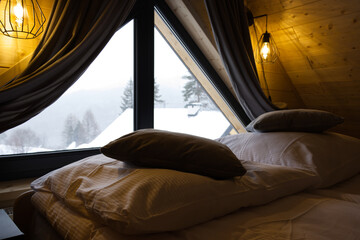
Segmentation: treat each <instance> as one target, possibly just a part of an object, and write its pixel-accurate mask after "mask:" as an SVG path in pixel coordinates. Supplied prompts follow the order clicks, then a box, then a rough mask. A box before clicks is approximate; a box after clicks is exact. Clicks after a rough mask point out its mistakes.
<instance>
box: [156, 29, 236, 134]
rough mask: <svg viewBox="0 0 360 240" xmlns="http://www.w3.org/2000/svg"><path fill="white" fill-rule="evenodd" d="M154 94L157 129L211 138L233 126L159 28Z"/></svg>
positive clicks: (227, 132)
mask: <svg viewBox="0 0 360 240" xmlns="http://www.w3.org/2000/svg"><path fill="white" fill-rule="evenodd" d="M177 46H180V44H177ZM184 54H186V53H184ZM183 57H185V58H187V59H189V58H190V57H189V56H183ZM192 64H193V65H195V63H194V62H193V63H192ZM198 72H200V71H198ZM202 77H203V78H204V75H203V74H202ZM207 81H208V80H207ZM154 94H155V95H154V96H155V103H154V106H155V109H154V127H155V128H157V129H162V130H169V131H176V132H182V133H189V134H193V135H197V136H201V137H206V138H210V139H215V138H219V137H221V136H224V135H227V134H229V133H230V131H231V130H232V129H233V127H232V125H231V124H230V123H229V121H228V120H227V119H226V117H225V116H224V115H223V113H222V112H221V111H220V110H219V108H218V107H217V105H216V104H215V103H214V102H213V100H212V99H211V97H209V95H208V94H207V92H206V91H205V89H204V88H203V86H202V84H201V83H200V82H199V81H198V79H197V77H196V76H194V74H193V73H192V72H191V71H190V68H188V67H187V66H186V65H185V64H184V62H183V61H182V59H181V58H180V57H179V56H178V55H177V53H175V52H174V50H173V49H172V47H171V46H170V45H169V44H168V42H167V41H166V40H165V39H164V37H163V35H162V34H161V33H160V32H159V31H158V30H157V29H156V30H155V93H154Z"/></svg>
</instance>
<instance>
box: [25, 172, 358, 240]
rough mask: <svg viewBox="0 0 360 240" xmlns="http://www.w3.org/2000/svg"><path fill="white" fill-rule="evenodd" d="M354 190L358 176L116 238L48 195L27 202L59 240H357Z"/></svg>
mask: <svg viewBox="0 0 360 240" xmlns="http://www.w3.org/2000/svg"><path fill="white" fill-rule="evenodd" d="M359 186H360V174H358V175H356V176H354V177H352V178H351V179H349V180H347V181H344V182H342V183H339V184H336V185H334V186H333V187H331V188H327V189H318V190H312V191H306V192H301V193H298V194H294V195H291V196H287V197H283V198H281V199H278V200H276V201H273V202H270V203H268V204H265V205H262V206H258V207H248V208H243V209H240V210H238V211H236V212H234V213H232V214H228V215H226V216H223V217H220V218H217V219H214V220H211V221H209V222H206V223H202V224H199V225H196V226H193V227H190V228H187V229H184V230H180V231H174V232H166V233H156V234H146V235H121V234H119V233H117V232H116V231H114V230H112V229H111V228H109V227H107V226H105V225H103V224H101V223H100V222H99V221H98V220H97V218H96V217H92V216H91V215H88V216H84V215H81V214H79V213H77V212H74V211H71V210H70V209H68V208H66V207H65V205H64V204H62V202H61V201H58V200H57V198H56V197H55V196H54V195H53V194H52V193H49V192H37V193H35V194H34V196H33V198H32V202H33V204H34V205H35V207H36V208H37V209H38V210H39V211H40V212H41V213H42V214H43V215H44V216H45V217H46V218H47V219H48V221H49V222H50V223H51V225H52V226H53V227H54V228H55V229H56V231H57V232H59V233H60V234H61V235H62V236H63V237H64V239H97V240H98V239H107V240H112V239H120V240H121V239H123V240H143V239H150V240H165V239H166V240H183V239H188V240H198V239H209V240H212V239H213V240H218V239H226V240H232V239H234V240H235V239H245V240H252V239H280V240H281V239H312V240H313V239H315V240H316V239H360V228H359V226H360V187H359Z"/></svg>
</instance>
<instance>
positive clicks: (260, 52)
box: [255, 31, 279, 63]
mask: <svg viewBox="0 0 360 240" xmlns="http://www.w3.org/2000/svg"><path fill="white" fill-rule="evenodd" d="M278 56H279V52H278V50H277V47H276V44H275V42H274V40H273V39H272V37H271V35H270V33H268V32H267V31H266V32H265V33H264V34H262V35H261V37H260V39H259V42H258V46H257V49H256V50H255V60H256V62H258V63H268V62H271V63H273V62H275V61H276V59H277V58H278Z"/></svg>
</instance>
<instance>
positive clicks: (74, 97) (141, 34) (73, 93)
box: [0, 0, 244, 180]
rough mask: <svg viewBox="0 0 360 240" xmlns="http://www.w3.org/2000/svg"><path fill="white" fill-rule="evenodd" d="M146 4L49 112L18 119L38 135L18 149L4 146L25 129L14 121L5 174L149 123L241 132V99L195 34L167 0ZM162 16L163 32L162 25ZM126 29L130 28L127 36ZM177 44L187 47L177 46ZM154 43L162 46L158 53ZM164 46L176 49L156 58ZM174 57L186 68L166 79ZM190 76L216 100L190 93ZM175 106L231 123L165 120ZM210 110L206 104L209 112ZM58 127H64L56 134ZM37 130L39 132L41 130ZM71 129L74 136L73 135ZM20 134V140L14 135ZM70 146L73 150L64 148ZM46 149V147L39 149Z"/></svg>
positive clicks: (45, 165) (69, 155)
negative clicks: (199, 45) (190, 33)
mask: <svg viewBox="0 0 360 240" xmlns="http://www.w3.org/2000/svg"><path fill="white" fill-rule="evenodd" d="M138 4H139V5H138V6H137V8H136V9H135V11H136V13H139V12H140V13H141V14H136V13H135V14H134V19H133V21H132V22H130V23H129V24H128V25H127V26H124V27H123V28H121V29H120V30H119V31H118V33H116V34H115V35H114V37H113V38H112V40H111V41H110V42H109V43H108V45H107V46H106V48H105V49H104V50H103V52H102V53H101V54H100V55H99V56H98V58H97V59H96V60H95V61H94V63H93V64H92V65H91V66H90V67H89V68H88V70H87V72H86V73H84V74H83V76H82V77H81V79H79V80H78V81H77V82H76V83H75V84H74V85H73V87H72V88H70V89H69V90H68V91H67V92H66V93H65V94H64V95H63V96H62V97H61V98H60V99H59V100H58V102H57V103H54V104H53V105H52V106H50V107H49V108H48V109H46V110H45V111H43V112H42V113H41V115H43V114H45V115H47V117H43V116H41V115H39V116H37V117H35V118H33V119H32V120H30V121H28V122H27V123H25V124H23V125H22V126H19V127H17V128H19V129H20V128H23V129H25V130H24V133H23V134H24V135H23V137H21V138H20V139H23V140H24V139H25V137H24V136H26V137H27V138H28V139H32V140H31V141H30V140H29V141H28V142H27V143H24V144H23V143H22V144H23V146H22V147H19V148H18V149H17V150H15V149H11V150H9V148H8V146H5V147H4V145H6V144H8V143H9V142H11V141H10V140H9V138H10V136H13V135H14V136H16V135H17V134H15V133H16V130H17V129H15V128H14V129H12V130H9V131H8V132H5V133H4V134H2V135H0V144H1V146H2V148H8V149H7V150H6V151H7V152H6V153H7V155H3V156H0V165H1V168H0V179H1V180H4V179H5V180H6V179H16V178H25V177H34V176H35V177H36V176H40V175H42V174H44V173H46V172H49V171H50V170H53V169H56V168H59V167H61V166H63V165H65V164H68V163H70V162H73V161H76V160H79V159H81V158H83V157H86V156H90V155H94V154H97V153H99V147H100V146H102V145H104V144H106V143H107V142H109V141H111V140H113V139H114V138H117V137H120V136H122V135H124V134H126V133H128V132H131V131H133V130H137V129H141V128H149V127H150V128H151V127H156V128H159V129H167V130H173V131H179V132H187V133H192V134H195V135H200V136H201V135H202V136H205V137H209V138H217V137H221V135H223V134H228V133H229V132H230V131H231V130H232V131H233V132H234V130H233V128H232V125H234V123H235V124H239V119H241V115H242V114H244V112H243V110H242V108H241V106H240V105H239V103H238V102H237V100H235V98H234V97H233V95H232V94H231V93H230V92H229V90H228V89H227V87H226V86H225V84H224V83H223V82H222V80H221V79H220V77H219V76H218V75H217V73H216V71H215V70H214V69H213V68H212V67H211V65H210V64H209V63H208V62H207V59H206V58H205V57H204V56H203V55H202V53H201V51H200V50H199V49H198V48H197V46H196V44H195V43H194V42H192V40H191V37H189V36H188V35H187V33H186V31H185V30H184V28H183V27H182V26H181V24H180V23H179V21H178V20H177V19H176V17H175V15H174V14H173V13H172V12H171V10H170V9H169V8H168V7H167V5H166V3H165V2H164V1H161V0H159V1H156V6H155V9H156V14H155V15H154V5H153V3H152V1H146V0H144V1H139V2H138ZM160 16H161V17H160ZM154 20H155V21H154ZM155 23H156V28H157V29H159V32H157V31H155V33H154V26H155ZM164 31H168V32H169V34H164V33H165V32H164ZM122 34H127V35H126V36H121V35H122ZM133 34H134V35H133ZM154 34H155V39H156V40H155V44H156V46H155V47H154ZM175 36H176V37H175ZM133 37H134V38H133ZM163 37H164V38H163ZM180 37H181V38H180ZM171 38H172V39H171ZM158 40H160V42H161V43H162V44H163V45H162V46H161V47H159V46H158V45H157V44H158V43H159V42H158ZM164 40H165V41H164ZM122 41H124V42H122ZM175 41H177V42H178V43H175ZM169 42H170V43H172V44H170V45H171V46H172V47H169V46H170V45H169V44H168V43H169ZM175 45H177V46H181V48H177V47H174V46H175ZM113 47H114V49H117V48H118V47H121V49H119V50H113V49H112V48H113ZM154 48H155V51H156V54H154ZM157 48H160V49H162V50H166V51H170V53H169V54H168V55H167V56H166V57H162V59H161V57H160V59H161V60H160V61H158V60H156V58H157V57H156V58H155V60H154V55H155V56H157V55H158V54H160V53H159V51H158V50H159V49H157ZM109 49H110V50H109ZM107 51H109V54H113V57H109V56H106V52H107ZM159 56H160V55H159ZM178 56H179V57H178ZM170 57H171V58H173V59H176V61H177V63H176V65H177V66H176V67H177V68H178V69H181V70H176V71H179V74H178V77H177V78H176V79H171V78H165V79H163V75H164V73H165V72H164V71H163V70H164V69H165V68H167V66H166V65H167V64H168V60H169V59H170ZM154 61H155V64H154ZM161 61H162V62H161ZM98 62H99V65H98ZM129 63H131V64H130V65H129ZM154 65H155V66H156V69H155V70H154ZM164 66H166V67H164ZM158 67H159V69H158ZM97 68H98V69H101V70H100V75H99V74H98V73H97V71H96V69H97ZM105 69H106V70H105ZM104 73H106V76H105V75H104ZM110 73H111V74H110ZM165 75H166V73H165ZM90 79H91V80H90ZM195 79H196V81H195ZM165 80H166V81H165ZM187 81H188V82H190V81H194V82H196V83H197V84H198V83H200V84H199V85H197V86H199V87H200V85H201V89H202V90H203V89H205V90H206V92H208V93H209V95H210V96H211V97H212V98H213V99H215V101H214V102H213V101H212V100H211V99H210V98H209V97H208V96H207V95H206V99H207V100H206V102H201V101H200V100H194V99H191V100H190V99H188V100H185V99H182V98H183V96H182V95H183V90H184V86H185V84H186V82H187ZM167 85H168V86H171V87H173V86H174V85H175V86H176V88H177V89H176V91H177V95H178V97H179V101H173V100H174V98H173V96H174V95H173V94H172V92H171V91H172V90H171V88H170V87H168V88H167V89H166V86H167ZM94 89H95V90H94ZM217 90H219V91H217ZM202 92H204V91H202ZM220 92H221V94H220ZM80 100H82V102H81V103H80ZM59 105H67V106H68V108H67V110H65V109H61V108H58V106H59ZM205 105H206V106H205ZM217 106H220V108H221V110H222V111H223V113H221V112H220V111H218V107H217ZM172 108H180V109H182V110H185V111H186V117H187V118H188V119H191V120H193V119H196V118H197V117H199V116H200V115H201V114H200V115H199V113H204V112H205V110H209V112H210V111H214V112H215V111H216V112H217V116H218V117H219V118H218V119H216V120H215V119H214V117H208V118H207V119H208V120H209V119H210V120H214V122H213V123H211V121H207V122H209V123H210V125H209V128H210V129H211V128H213V129H215V128H217V126H216V125H218V124H219V123H220V122H222V123H221V124H222V125H223V127H221V128H219V129H220V131H219V132H218V133H216V134H215V135H211V136H209V135H203V134H201V133H196V132H194V130H193V129H192V128H191V127H189V125H186V127H185V128H184V129H181V128H182V127H184V126H185V125H183V124H182V122H173V123H172V125H171V126H165V125H166V124H167V123H168V122H170V121H171V120H169V117H170V116H171V115H172V113H171V112H170V111H171V109H172ZM205 108H206V109H205ZM154 109H155V113H154ZM157 109H160V110H164V111H165V114H164V115H161V114H159V113H157ZM215 109H216V110H215ZM202 110H204V111H203V112H201V111H202ZM224 115H226V116H227V118H228V119H229V120H230V122H231V124H230V123H229V121H228V120H227V119H226V118H225V117H224ZM230 115H231V117H230V118H229V116H230ZM159 116H160V118H159ZM164 116H165V117H164ZM40 118H43V122H41V121H40V120H38V119H40ZM154 118H155V120H154ZM219 119H220V120H219ZM32 121H33V123H31V122H32ZM55 123H56V124H57V125H56V124H55ZM31 124H32V125H31ZM53 124H55V125H53ZM36 125H37V126H36ZM44 126H46V127H47V128H44ZM50 126H51V127H50ZM190 126H191V125H190ZM36 127H37V128H36ZM77 127H78V128H79V129H77ZM42 128H43V129H42ZM81 128H86V130H84V129H83V130H81ZM46 129H47V130H46ZM224 129H225V130H224ZM95 130H96V131H95ZM206 130H208V129H206ZM50 131H53V132H50ZM82 131H85V132H88V133H90V132H94V134H87V136H86V137H89V135H91V137H90V138H88V139H81V138H80V136H81V134H80V133H81V132H82ZM54 132H57V135H56V136H55V133H54ZM32 134H37V136H34V135H32ZM67 135H68V136H70V137H69V138H68V137H67ZM35 140H36V141H35ZM16 141H18V140H14V142H16ZM32 141H34V142H32ZM30 142H31V144H30ZM64 149H66V151H63V150H64ZM82 149H83V150H82ZM53 150H59V151H55V152H54V151H53ZM0 151H3V152H2V153H3V154H4V152H5V151H4V150H3V149H0ZM39 151H41V153H38V152H39ZM31 152H37V153H31ZM9 153H21V154H15V155H13V154H9ZM24 153H27V154H24ZM18 166H21V168H19V167H18Z"/></svg>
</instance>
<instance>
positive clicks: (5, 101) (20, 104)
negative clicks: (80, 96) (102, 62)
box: [0, 0, 136, 132]
mask: <svg viewBox="0 0 360 240" xmlns="http://www.w3.org/2000/svg"><path fill="white" fill-rule="evenodd" d="M135 2H136V0H106V1H104V0H92V1H89V0H55V2H54V7H53V11H52V14H51V17H50V19H49V23H48V27H47V29H46V31H45V32H44V34H43V37H42V39H41V41H40V43H39V45H38V47H37V48H36V50H35V51H34V54H33V57H32V59H31V60H30V63H29V65H28V66H27V68H26V69H25V70H24V71H23V72H22V73H21V74H20V75H18V76H17V77H15V78H14V79H12V80H11V81H9V82H7V83H5V84H3V83H2V84H1V86H0V132H4V131H6V130H7V129H10V128H12V127H15V126H17V125H19V124H21V123H23V122H25V121H27V120H28V119H30V118H32V117H33V116H35V115H37V114H38V113H40V112H41V111H42V110H43V109H44V108H46V107H47V106H49V105H51V104H52V103H53V102H55V101H56V100H57V99H58V98H59V97H60V96H61V95H62V94H63V93H64V92H65V91H66V90H67V89H68V88H69V87H70V86H71V85H72V84H73V83H74V82H75V81H76V80H77V79H78V78H79V77H80V76H81V75H82V73H83V72H84V71H85V70H86V69H87V67H88V66H89V65H90V64H91V62H92V61H93V60H94V59H95V58H96V56H97V55H98V54H99V53H100V51H101V50H102V49H103V48H104V46H105V45H106V43H107V42H108V41H109V40H110V38H111V37H112V36H113V34H114V33H115V32H116V31H117V30H118V29H119V28H120V27H121V26H122V25H123V24H124V23H125V20H126V19H127V17H128V16H129V14H130V11H131V10H132V8H133V7H134V4H135Z"/></svg>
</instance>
